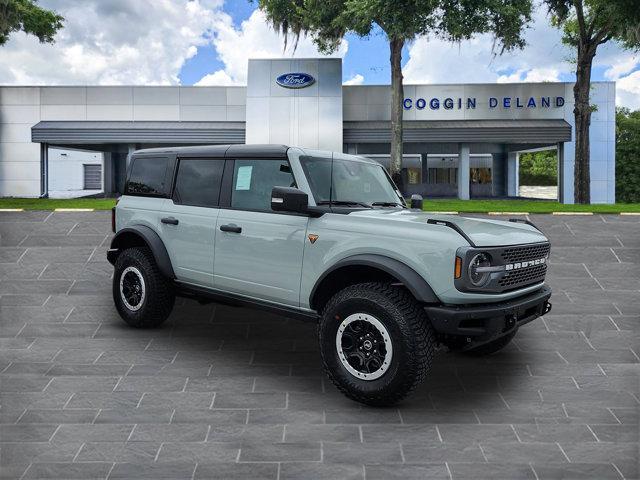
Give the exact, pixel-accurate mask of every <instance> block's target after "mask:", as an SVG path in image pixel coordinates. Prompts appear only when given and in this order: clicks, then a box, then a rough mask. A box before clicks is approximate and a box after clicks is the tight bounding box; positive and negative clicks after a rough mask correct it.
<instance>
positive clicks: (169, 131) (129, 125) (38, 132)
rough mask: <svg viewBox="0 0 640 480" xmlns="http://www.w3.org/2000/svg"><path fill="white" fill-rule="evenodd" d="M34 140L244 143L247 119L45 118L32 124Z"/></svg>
mask: <svg viewBox="0 0 640 480" xmlns="http://www.w3.org/2000/svg"><path fill="white" fill-rule="evenodd" d="M31 141H32V142H37V143H51V144H64V145H76V144H77V145H82V144H85V145H87V144H102V143H154V144H164V143H166V144H207V143H227V144H228V143H244V141H245V122H144V121H140V122H137V121H136V122H91V121H86V122H75V121H74V122H63V121H44V122H40V123H38V124H36V125H34V126H33V127H32V128H31Z"/></svg>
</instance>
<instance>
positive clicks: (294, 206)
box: [271, 187, 309, 213]
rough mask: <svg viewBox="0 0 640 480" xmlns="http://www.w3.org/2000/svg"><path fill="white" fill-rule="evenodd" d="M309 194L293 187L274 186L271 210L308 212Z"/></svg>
mask: <svg viewBox="0 0 640 480" xmlns="http://www.w3.org/2000/svg"><path fill="white" fill-rule="evenodd" d="M308 207H309V196H308V195H307V194H306V193H304V192H303V191H302V190H299V189H297V188H293V187H273V190H271V210H273V211H274V212H295V213H307V210H308Z"/></svg>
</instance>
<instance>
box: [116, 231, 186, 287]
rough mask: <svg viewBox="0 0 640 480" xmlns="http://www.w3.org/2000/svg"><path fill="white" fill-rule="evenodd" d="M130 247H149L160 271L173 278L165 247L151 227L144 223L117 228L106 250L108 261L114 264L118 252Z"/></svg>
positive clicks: (173, 274)
mask: <svg viewBox="0 0 640 480" xmlns="http://www.w3.org/2000/svg"><path fill="white" fill-rule="evenodd" d="M131 247H147V248H149V250H151V253H152V254H153V258H154V260H155V262H156V265H158V269H159V270H160V273H162V275H163V276H164V277H166V278H169V279H174V278H175V273H174V271H173V266H172V265H171V259H170V258H169V253H168V252H167V248H166V247H165V246H164V243H163V241H162V239H161V238H160V236H159V235H158V234H157V233H156V232H155V231H154V230H153V229H151V228H150V227H147V226H146V225H132V226H130V227H126V228H123V229H122V230H119V231H118V233H117V234H116V236H115V237H113V240H111V248H110V249H109V251H108V252H107V259H108V260H109V263H111V264H112V265H115V263H116V260H117V258H118V255H119V254H120V252H121V251H122V250H124V249H126V248H131Z"/></svg>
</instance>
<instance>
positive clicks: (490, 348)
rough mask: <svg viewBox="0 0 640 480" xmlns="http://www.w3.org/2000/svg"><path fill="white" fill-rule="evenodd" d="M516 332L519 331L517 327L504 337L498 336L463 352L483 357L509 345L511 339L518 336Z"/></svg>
mask: <svg viewBox="0 0 640 480" xmlns="http://www.w3.org/2000/svg"><path fill="white" fill-rule="evenodd" d="M516 333H518V329H517V328H516V329H515V330H513V331H512V332H509V333H507V334H506V335H503V336H502V337H499V338H496V339H495V340H493V341H491V342H489V343H485V344H484V345H480V346H478V347H475V348H470V349H469V350H464V351H463V353H466V354H467V355H474V356H478V357H481V356H483V355H491V354H493V353H496V352H499V351H500V350H502V349H503V348H504V347H506V346H507V345H509V343H510V342H511V340H513V337H515V336H516Z"/></svg>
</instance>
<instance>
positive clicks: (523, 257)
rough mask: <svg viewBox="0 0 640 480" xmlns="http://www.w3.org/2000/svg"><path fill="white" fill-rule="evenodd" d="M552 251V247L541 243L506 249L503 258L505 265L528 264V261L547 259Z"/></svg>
mask: <svg viewBox="0 0 640 480" xmlns="http://www.w3.org/2000/svg"><path fill="white" fill-rule="evenodd" d="M550 250H551V245H549V244H548V243H539V244H536V245H527V246H524V247H510V248H505V249H504V250H503V251H502V254H501V256H502V260H503V261H504V263H515V262H526V261H528V260H538V259H540V258H545V257H547V256H548V255H549V251H550Z"/></svg>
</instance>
